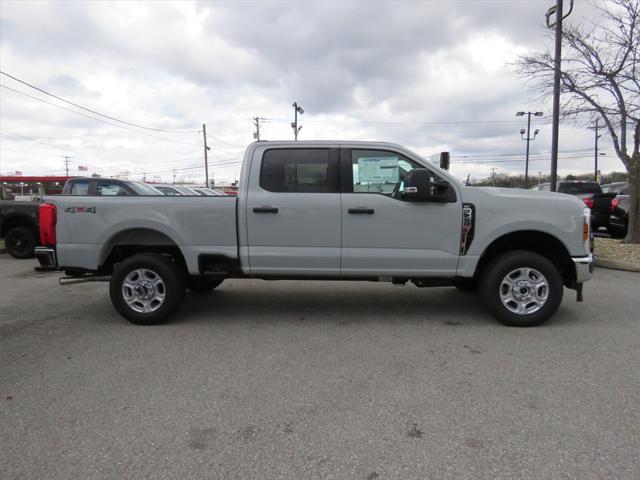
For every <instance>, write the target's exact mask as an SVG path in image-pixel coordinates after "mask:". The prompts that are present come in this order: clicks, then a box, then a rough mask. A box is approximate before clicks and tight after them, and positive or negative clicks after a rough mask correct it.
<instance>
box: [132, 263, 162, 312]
mask: <svg viewBox="0 0 640 480" xmlns="http://www.w3.org/2000/svg"><path fill="white" fill-rule="evenodd" d="M166 295H167V289H166V287H165V284H164V281H163V280H162V277H160V275H158V274H157V273H156V272H154V271H153V270H149V269H148V268H138V269H136V270H132V271H131V272H129V273H128V274H127V276H126V277H125V279H124V281H123V282H122V297H123V298H124V301H125V303H126V304H127V306H128V307H129V308H130V309H131V310H133V311H134V312H138V313H151V312H155V311H156V310H158V309H159V308H160V307H161V306H162V305H163V304H164V300H165V298H166Z"/></svg>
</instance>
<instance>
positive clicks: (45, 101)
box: [0, 84, 200, 147]
mask: <svg viewBox="0 0 640 480" xmlns="http://www.w3.org/2000/svg"><path fill="white" fill-rule="evenodd" d="M0 87H2V88H5V89H7V90H11V91H12V92H15V93H19V94H20V95H24V96H25V97H29V98H32V99H34V100H38V101H39V102H42V103H46V104H47V105H51V106H52V107H56V108H60V109H62V110H65V111H67V112H70V113H75V114H76V115H80V116H81V117H85V118H90V119H91V120H95V121H96V122H100V123H104V124H106V125H111V126H112V127H117V128H122V129H123V130H126V131H128V132H132V133H137V134H139V135H146V136H147V137H151V138H155V139H158V140H162V141H164V142H172V143H179V144H182V145H193V146H196V147H199V146H200V145H198V144H197V143H190V142H181V141H179V140H173V139H172V138H163V137H158V136H157V135H152V134H150V133H147V132H139V131H137V130H132V129H131V128H127V127H123V126H122V125H117V124H115V123H111V122H107V121H105V120H102V119H100V118H96V117H92V116H91V115H87V114H85V113H82V112H76V111H75V110H71V109H70V108H66V107H63V106H62V105H57V104H55V103H52V102H48V101H47V100H44V99H42V98H38V97H34V96H33V95H29V94H28V93H24V92H21V91H20V90H15V89H13V88H11V87H7V86H6V85H2V84H0ZM191 133H197V132H191Z"/></svg>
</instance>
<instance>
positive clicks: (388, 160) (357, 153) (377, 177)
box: [351, 150, 424, 196]
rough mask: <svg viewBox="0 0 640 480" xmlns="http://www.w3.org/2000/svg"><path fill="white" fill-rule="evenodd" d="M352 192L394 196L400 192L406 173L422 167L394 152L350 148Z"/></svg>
mask: <svg viewBox="0 0 640 480" xmlns="http://www.w3.org/2000/svg"><path fill="white" fill-rule="evenodd" d="M351 164H352V169H353V193H381V194H383V195H389V196H396V194H397V193H398V192H401V191H402V189H403V187H404V185H403V181H404V178H405V177H406V176H407V174H408V173H409V172H410V171H411V170H413V169H415V168H424V167H423V166H421V165H418V164H417V163H415V162H414V161H412V160H409V159H408V158H406V157H404V156H402V155H400V154H398V153H394V152H386V151H383V150H352V151H351Z"/></svg>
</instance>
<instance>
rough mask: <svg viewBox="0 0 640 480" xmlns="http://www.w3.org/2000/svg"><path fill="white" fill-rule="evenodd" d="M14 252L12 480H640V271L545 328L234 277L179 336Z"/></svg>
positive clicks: (598, 281) (4, 427) (4, 279)
mask: <svg viewBox="0 0 640 480" xmlns="http://www.w3.org/2000/svg"><path fill="white" fill-rule="evenodd" d="M33 265H34V263H33V261H28V260H27V261H18V260H13V259H11V258H9V257H8V256H7V255H0V298H1V300H0V334H1V348H0V361H1V363H0V365H1V371H0V393H1V397H0V471H1V472H2V474H1V475H0V476H1V477H2V478H3V479H31V478H34V479H71V478H82V479H93V478H97V479H101V478H105V479H107V478H109V479H115V478H127V479H132V478H154V479H191V478H193V479H200V478H203V479H204V478H211V479H218V478H219V479H236V478H237V479H297V480H299V479H307V478H309V479H314V478H318V479H320V478H327V479H329V478H332V479H363V480H365V479H368V480H373V479H426V478H430V479H440V478H451V479H461V478H469V479H485V478H486V479H494V478H513V479H529V478H530V479H546V478H549V479H565V478H566V479H573V478H575V479H581V480H584V479H596V478H597V479H613V478H616V479H618V478H624V479H637V478H640V462H639V461H638V458H639V455H640V309H639V306H640V302H639V299H638V297H639V295H638V293H639V292H640V290H639V288H638V285H639V283H640V274H634V273H625V272H617V271H610V270H602V269H598V270H597V271H596V275H595V278H594V280H593V281H591V282H590V283H588V284H586V285H585V302H584V303H576V302H575V295H574V292H572V291H569V290H565V299H564V301H563V304H562V306H561V308H560V310H559V312H558V313H557V314H556V316H555V317H554V318H553V319H552V320H551V321H550V322H548V323H547V324H546V325H543V326H542V327H538V328H533V329H514V328H508V327H504V326H501V325H499V324H498V323H497V322H496V321H494V320H493V318H492V317H490V316H489V315H488V314H487V313H485V311H484V310H483V309H482V306H481V304H480V302H479V300H478V299H477V298H476V297H475V295H473V294H469V293H461V292H458V291H457V290H456V289H454V288H436V289H418V288H415V287H413V286H406V287H398V286H393V285H391V284H376V283H346V282H345V283H340V282H326V283H323V282H266V281H258V280H256V281H253V280H249V281H247V280H237V281H235V280H232V281H227V282H225V283H224V284H223V285H222V286H221V287H220V288H219V290H216V291H215V292H214V293H212V294H206V295H188V296H187V299H186V301H185V303H184V305H183V308H182V310H181V311H180V313H179V314H178V315H177V316H176V317H175V318H174V320H173V321H172V322H171V323H169V324H167V325H163V326H158V327H139V326H134V325H131V324H129V323H127V322H126V321H125V320H123V319H122V318H120V317H119V316H118V315H117V314H116V313H115V311H114V310H113V308H112V307H111V304H110V302H109V299H108V293H107V284H105V283H100V284H85V285H74V286H66V287H61V286H58V284H57V277H58V276H59V275H60V274H59V273H46V274H37V273H35V272H34V271H33Z"/></svg>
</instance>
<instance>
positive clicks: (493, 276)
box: [480, 250, 563, 327]
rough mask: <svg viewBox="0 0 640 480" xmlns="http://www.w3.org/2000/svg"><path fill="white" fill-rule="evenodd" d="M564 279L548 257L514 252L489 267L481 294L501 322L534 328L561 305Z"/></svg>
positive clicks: (482, 283)
mask: <svg viewBox="0 0 640 480" xmlns="http://www.w3.org/2000/svg"><path fill="white" fill-rule="evenodd" d="M562 294H563V281H562V276H561V275H560V272H559V271H558V269H557V268H556V266H555V265H554V264H553V263H551V262H550V261H549V260H548V259H547V258H545V257H543V256H542V255H539V254H537V253H533V252H528V251H522V250H517V251H512V252H507V253H504V254H502V255H500V256H498V257H496V258H494V259H493V260H492V261H491V262H490V263H489V265H487V267H486V268H485V270H484V272H483V275H482V279H481V282H480V295H481V297H482V299H483V301H484V303H485V306H486V307H487V309H488V310H489V312H491V313H492V314H493V316H494V317H496V318H497V319H498V320H499V321H500V322H501V323H503V324H505V325H509V326H513V327H534V326H536V325H540V324H541V323H543V322H544V321H546V320H547V319H549V318H550V317H551V316H552V315H553V314H554V313H555V312H556V310H558V307H559V306H560V302H561V301H562Z"/></svg>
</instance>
